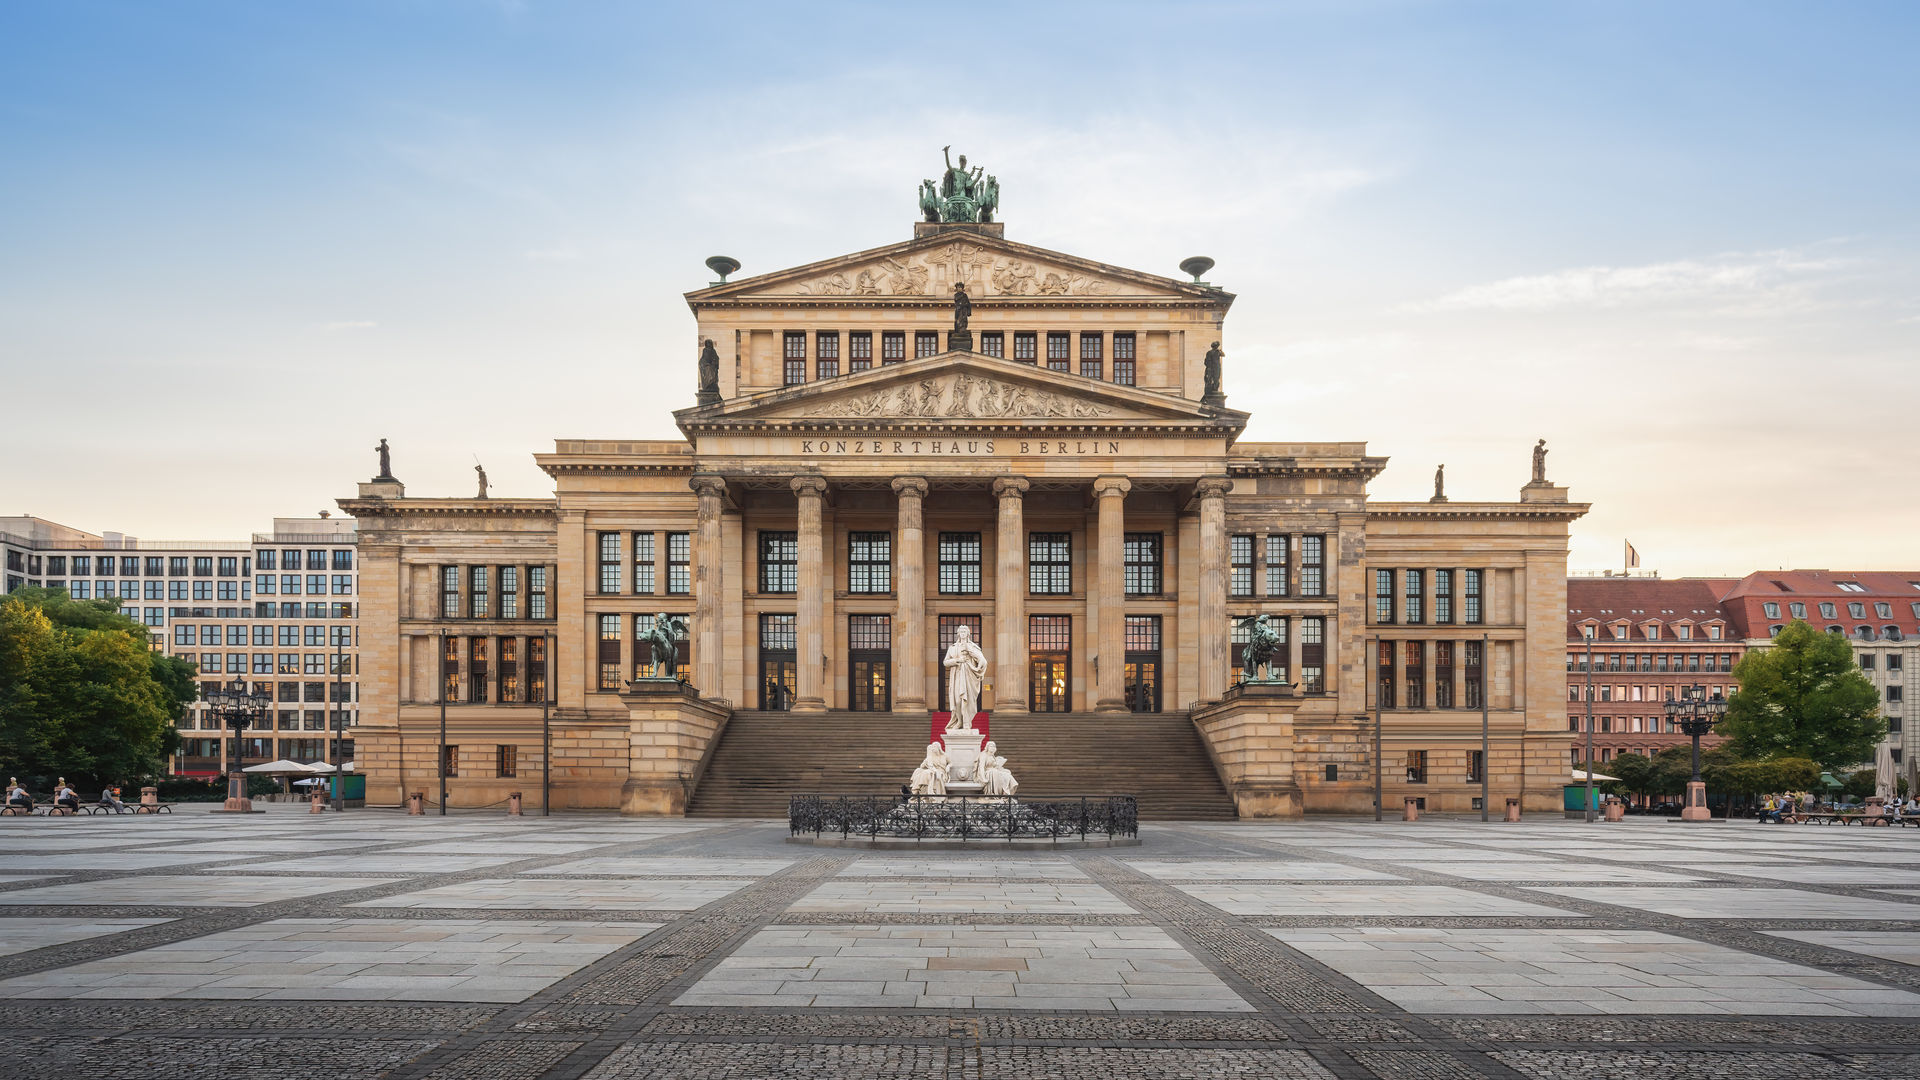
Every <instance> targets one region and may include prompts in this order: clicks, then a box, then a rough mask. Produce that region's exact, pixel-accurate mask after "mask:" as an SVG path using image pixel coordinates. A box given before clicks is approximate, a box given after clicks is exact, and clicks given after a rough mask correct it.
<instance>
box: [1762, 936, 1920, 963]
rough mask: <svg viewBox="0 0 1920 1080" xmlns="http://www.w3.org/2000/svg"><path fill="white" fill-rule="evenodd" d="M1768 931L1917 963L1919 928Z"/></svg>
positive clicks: (1831, 947) (1883, 957) (1861, 953)
mask: <svg viewBox="0 0 1920 1080" xmlns="http://www.w3.org/2000/svg"><path fill="white" fill-rule="evenodd" d="M1767 933H1768V934H1771V935H1773V936H1774V937H1783V938H1792V939H1793V940H1795V941H1804V942H1807V943H1808V944H1811V945H1825V946H1826V947H1828V948H1829V949H1842V950H1845V951H1846V952H1851V953H1859V954H1860V955H1862V956H1877V957H1879V958H1880V959H1882V960H1892V961H1894V962H1895V963H1899V964H1915V965H1920V930H1768V931H1767Z"/></svg>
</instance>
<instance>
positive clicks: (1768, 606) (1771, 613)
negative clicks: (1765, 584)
mask: <svg viewBox="0 0 1920 1080" xmlns="http://www.w3.org/2000/svg"><path fill="white" fill-rule="evenodd" d="M1760 607H1761V609H1762V610H1764V611H1765V612H1766V613H1767V618H1769V619H1777V618H1779V617H1780V605H1779V604H1776V603H1774V602H1773V601H1771V600H1769V601H1767V602H1766V603H1764V604H1761V605H1760Z"/></svg>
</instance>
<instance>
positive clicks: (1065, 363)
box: [1047, 330, 1073, 371]
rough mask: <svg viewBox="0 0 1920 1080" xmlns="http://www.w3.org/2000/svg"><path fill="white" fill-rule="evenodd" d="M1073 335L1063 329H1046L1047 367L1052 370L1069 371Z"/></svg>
mask: <svg viewBox="0 0 1920 1080" xmlns="http://www.w3.org/2000/svg"><path fill="white" fill-rule="evenodd" d="M1072 348H1073V335H1072V334H1070V333H1067V332H1066V331H1064V330H1049V331H1047V367H1049V368H1051V369H1053V370H1054V371H1070V370H1072V368H1071V367H1069V365H1070V364H1071V363H1072V360H1073V355H1072V352H1071V351H1070V350H1072Z"/></svg>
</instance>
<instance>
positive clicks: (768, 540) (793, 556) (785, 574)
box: [760, 531, 800, 593]
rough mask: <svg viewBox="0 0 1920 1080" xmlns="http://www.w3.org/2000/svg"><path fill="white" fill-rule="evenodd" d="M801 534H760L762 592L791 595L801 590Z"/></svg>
mask: <svg viewBox="0 0 1920 1080" xmlns="http://www.w3.org/2000/svg"><path fill="white" fill-rule="evenodd" d="M799 581H800V534H799V533H791V532H764V531H763V532H762V533H761V534H760V591H761V592H763V593H790V592H793V591H795V590H796V589H797V588H799Z"/></svg>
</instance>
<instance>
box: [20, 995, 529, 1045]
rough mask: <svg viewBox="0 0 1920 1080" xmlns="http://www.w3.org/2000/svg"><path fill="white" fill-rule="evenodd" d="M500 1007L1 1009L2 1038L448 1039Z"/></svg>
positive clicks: (106, 1005)
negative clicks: (43, 1034)
mask: <svg viewBox="0 0 1920 1080" xmlns="http://www.w3.org/2000/svg"><path fill="white" fill-rule="evenodd" d="M498 1011H499V1008H498V1006H492V1005H483V1006H468V1005H408V1004H405V1003H404V1002H383V1003H381V1004H378V1005H336V1004H333V1003H330V1002H311V1003H308V1002H302V1003H300V1004H294V1005H284V1004H277V1003H270V1002H220V1001H215V1002H207V1001H137V1002H136V1001H113V1000H105V1001H88V1002H85V1003H84V1004H82V1003H76V1002H71V1001H60V1002H52V1001H49V1002H43V1003H35V1004H22V1003H19V1002H17V1001H16V1002H14V1003H11V1004H7V1005H0V1032H3V1033H7V1034H13V1033H21V1032H36V1031H62V1032H77V1031H85V1032H129V1033H132V1032H213V1033H220V1034H229V1035H230V1034H234V1033H251V1032H274V1033H276V1034H283V1033H297V1032H311V1033H313V1034H315V1035H317V1036H319V1035H324V1036H326V1037H328V1038H337V1037H339V1033H340V1032H343V1031H347V1032H353V1033H355V1034H359V1033H362V1032H364V1033H369V1034H381V1035H401V1034H434V1035H438V1036H445V1035H447V1034H449V1033H452V1032H458V1031H464V1030H466V1029H468V1028H471V1027H474V1026H476V1025H478V1024H482V1023H485V1022H486V1021H487V1020H488V1019H490V1018H492V1016H493V1015H494V1014H495V1013H496V1012H498Z"/></svg>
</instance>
